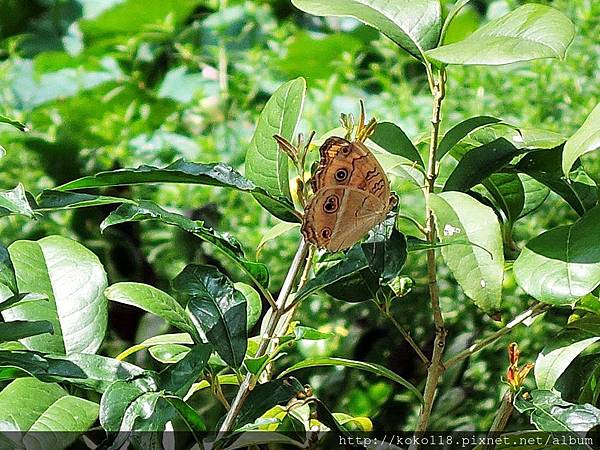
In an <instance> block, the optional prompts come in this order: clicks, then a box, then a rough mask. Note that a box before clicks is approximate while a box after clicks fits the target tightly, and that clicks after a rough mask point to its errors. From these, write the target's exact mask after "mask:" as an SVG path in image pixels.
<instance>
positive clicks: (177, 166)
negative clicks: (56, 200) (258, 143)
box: [56, 159, 256, 191]
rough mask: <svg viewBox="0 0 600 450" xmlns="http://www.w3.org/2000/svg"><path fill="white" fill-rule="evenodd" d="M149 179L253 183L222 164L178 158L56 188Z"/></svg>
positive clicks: (248, 187)
mask: <svg viewBox="0 0 600 450" xmlns="http://www.w3.org/2000/svg"><path fill="white" fill-rule="evenodd" d="M149 183H191V184H204V185H208V186H219V187H228V188H233V189H237V190H240V191H252V190H254V189H255V187H256V186H255V185H254V183H252V182H251V181H249V180H247V179H246V178H244V177H243V176H242V175H240V174H239V173H238V172H237V171H235V170H234V169H233V168H232V167H231V166H228V165H226V164H221V163H218V164H202V163H194V162H190V161H186V160H184V159H178V160H177V161H175V162H174V163H172V164H170V165H168V166H167V167H164V168H158V167H153V166H148V165H141V166H139V167H137V168H134V169H117V170H109V171H106V172H99V173H97V174H95V175H91V176H87V177H83V178H78V179H77V180H73V181H69V182H68V183H65V184H63V185H61V186H58V187H57V188H56V189H58V190H61V191H71V190H76V189H89V188H99V187H111V186H127V185H132V184H149Z"/></svg>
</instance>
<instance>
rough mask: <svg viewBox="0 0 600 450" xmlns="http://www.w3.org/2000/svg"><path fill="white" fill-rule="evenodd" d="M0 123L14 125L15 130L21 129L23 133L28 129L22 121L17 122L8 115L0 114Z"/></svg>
mask: <svg viewBox="0 0 600 450" xmlns="http://www.w3.org/2000/svg"><path fill="white" fill-rule="evenodd" d="M0 123H7V124H9V125H12V126H13V127H15V128H16V129H17V130H19V131H23V132H25V133H27V132H28V131H29V127H28V126H27V125H25V124H24V123H22V122H19V121H18V120H15V119H11V118H10V117H7V116H5V115H2V114H0Z"/></svg>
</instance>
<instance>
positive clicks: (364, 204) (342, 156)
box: [302, 137, 396, 252]
mask: <svg viewBox="0 0 600 450" xmlns="http://www.w3.org/2000/svg"><path fill="white" fill-rule="evenodd" d="M320 156H321V160H320V163H319V167H318V168H317V170H316V171H315V175H314V177H313V179H312V188H313V192H314V196H313V198H312V199H311V201H310V202H309V203H308V205H307V206H306V208H305V211H304V221H303V224H302V234H303V235H304V237H305V239H306V240H307V241H308V242H311V243H313V244H314V245H316V246H317V247H319V248H324V249H326V250H328V251H331V252H336V251H340V250H344V249H346V248H348V247H351V246H352V245H353V244H354V243H356V242H357V241H358V240H360V239H361V238H362V237H363V236H364V235H365V234H366V233H367V232H368V231H369V230H370V229H371V228H373V227H374V226H375V225H377V224H379V223H381V222H382V221H383V220H384V219H385V218H386V216H387V214H388V212H389V211H390V210H391V209H392V208H393V206H394V205H395V203H396V197H395V196H394V195H393V194H392V193H391V191H390V184H389V181H388V179H387V176H386V175H385V173H384V171H383V168H382V167H381V165H380V164H379V162H378V161H377V159H376V158H375V156H374V155H373V154H372V153H371V152H370V150H369V149H368V148H367V147H366V146H365V145H364V144H363V143H362V142H360V141H353V142H350V141H347V140H346V139H343V138H340V137H330V138H328V139H327V140H326V141H325V143H324V144H323V145H322V146H321V148H320Z"/></svg>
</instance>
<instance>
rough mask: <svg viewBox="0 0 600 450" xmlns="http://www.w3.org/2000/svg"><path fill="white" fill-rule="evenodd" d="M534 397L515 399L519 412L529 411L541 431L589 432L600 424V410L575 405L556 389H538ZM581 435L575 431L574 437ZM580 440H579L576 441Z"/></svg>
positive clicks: (533, 394) (586, 405)
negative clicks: (561, 395) (565, 399)
mask: <svg viewBox="0 0 600 450" xmlns="http://www.w3.org/2000/svg"><path fill="white" fill-rule="evenodd" d="M530 395H531V397H532V399H531V400H525V399H523V397H522V396H520V397H518V398H517V399H516V400H515V407H516V408H517V410H518V411H519V412H522V413H529V414H530V416H531V423H532V424H533V425H535V427H536V428H537V429H538V430H541V431H562V432H566V433H569V434H570V433H571V432H587V431H589V430H590V429H591V428H593V427H595V426H597V425H599V424H600V410H598V409H597V408H595V407H594V406H592V405H590V404H583V405H574V404H572V403H568V402H565V401H564V400H563V399H562V398H560V396H559V395H558V394H557V393H556V392H555V391H548V390H536V391H532V392H531V393H530ZM578 436H579V435H578V434H575V433H573V434H572V437H573V438H577V437H578ZM576 442H578V441H576Z"/></svg>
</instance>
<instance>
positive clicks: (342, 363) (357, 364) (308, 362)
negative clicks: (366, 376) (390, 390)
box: [279, 357, 423, 402]
mask: <svg viewBox="0 0 600 450" xmlns="http://www.w3.org/2000/svg"><path fill="white" fill-rule="evenodd" d="M327 366H335V367H351V368H353V369H359V370H364V371H366V372H371V373H374V374H375V375H379V376H381V377H385V378H387V379H389V380H392V381H394V382H396V383H398V384H400V385H401V386H404V387H405V388H407V389H408V390H409V391H411V392H412V393H413V394H415V396H416V397H417V398H418V399H419V401H421V402H422V401H423V396H422V395H421V393H420V392H419V390H418V389H417V388H416V387H415V386H414V385H412V384H411V383H409V382H408V381H407V380H405V379H404V378H402V377H401V376H400V375H398V374H396V373H394V372H392V371H391V370H389V369H388V368H386V367H384V366H382V365H380V364H375V363H368V362H363V361H354V360H352V359H344V358H330V357H319V358H310V359H305V360H303V361H300V362H299V363H296V364H294V365H293V366H291V367H288V368H287V369H286V370H284V371H283V372H282V373H281V374H280V375H279V377H280V378H281V377H284V376H286V375H288V374H290V373H291V372H294V371H296V370H299V369H305V368H307V367H327Z"/></svg>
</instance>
